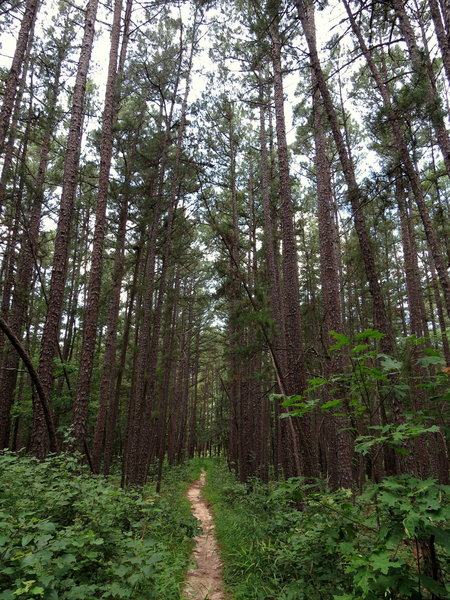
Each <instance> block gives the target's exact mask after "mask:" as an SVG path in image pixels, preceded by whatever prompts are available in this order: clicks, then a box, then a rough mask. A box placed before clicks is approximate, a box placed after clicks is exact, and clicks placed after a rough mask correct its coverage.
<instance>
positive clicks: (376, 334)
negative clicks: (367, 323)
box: [355, 329, 385, 341]
mask: <svg viewBox="0 0 450 600" xmlns="http://www.w3.org/2000/svg"><path fill="white" fill-rule="evenodd" d="M384 336H385V334H384V333H381V331H377V330H376V329H365V330H364V331H361V333H358V334H357V335H355V340H356V341H359V340H365V339H372V340H381V339H382V338H384Z"/></svg>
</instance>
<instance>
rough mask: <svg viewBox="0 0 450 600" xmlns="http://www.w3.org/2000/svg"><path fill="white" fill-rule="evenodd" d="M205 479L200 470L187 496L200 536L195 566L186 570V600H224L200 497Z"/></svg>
mask: <svg viewBox="0 0 450 600" xmlns="http://www.w3.org/2000/svg"><path fill="white" fill-rule="evenodd" d="M205 476H206V474H205V471H202V474H201V476H200V479H199V480H198V481H196V482H195V483H193V484H192V485H191V487H190V488H189V491H188V493H187V497H188V498H189V500H190V502H191V504H192V512H193V514H194V517H196V518H197V519H198V520H199V521H201V524H202V529H203V533H202V534H201V535H198V536H197V537H196V538H195V541H196V545H195V548H194V551H193V552H192V560H193V562H195V563H196V564H197V567H196V568H193V569H191V570H190V571H188V574H187V578H186V583H185V587H184V592H183V598H184V599H185V600H225V596H224V593H223V581H222V564H221V562H220V558H219V547H218V545H217V541H216V536H215V534H214V524H213V520H212V515H211V511H210V510H209V508H208V505H207V504H206V502H205V501H204V500H203V498H202V495H201V489H202V487H203V486H204V485H205Z"/></svg>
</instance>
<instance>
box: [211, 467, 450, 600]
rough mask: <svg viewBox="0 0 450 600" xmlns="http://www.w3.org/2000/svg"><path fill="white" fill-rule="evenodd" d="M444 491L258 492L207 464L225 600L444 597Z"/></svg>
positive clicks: (387, 487)
mask: <svg viewBox="0 0 450 600" xmlns="http://www.w3.org/2000/svg"><path fill="white" fill-rule="evenodd" d="M449 492H450V487H449V486H443V485H437V484H436V483H435V482H434V481H433V480H426V481H421V480H418V479H415V478H413V477H410V476H400V477H389V478H387V479H385V480H384V481H383V482H382V483H380V484H378V485H375V484H373V485H369V486H368V487H367V489H366V490H365V491H364V493H362V494H360V495H357V496H353V495H352V493H351V492H350V490H339V491H337V492H333V493H331V492H329V491H327V490H326V489H325V487H324V485H323V484H322V483H321V482H319V481H314V482H312V483H309V484H308V483H307V482H305V481H304V480H302V479H301V478H296V479H291V480H289V481H286V482H280V483H278V484H271V485H269V486H265V485H263V484H261V483H259V482H257V481H253V482H251V484H250V485H248V486H246V485H243V484H239V483H237V482H236V480H235V478H234V476H233V475H232V474H231V473H230V472H229V471H228V469H227V468H226V465H225V464H224V463H222V462H220V461H219V462H217V461H211V463H210V464H209V466H208V477H207V484H206V486H205V491H204V493H205V496H206V497H207V499H208V500H209V502H211V505H212V509H213V513H214V518H215V522H216V529H217V537H218V541H219V545H220V546H221V549H222V554H223V560H224V578H225V583H226V586H227V588H228V590H229V591H230V592H231V594H232V597H233V598H234V599H235V600H386V599H387V600H394V599H395V600H400V599H405V600H406V599H412V600H438V599H441V598H442V599H444V598H450V582H449V578H450V564H449V561H450V530H449V528H450V505H449Z"/></svg>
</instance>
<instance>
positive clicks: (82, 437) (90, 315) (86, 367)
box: [72, 0, 122, 452]
mask: <svg viewBox="0 0 450 600" xmlns="http://www.w3.org/2000/svg"><path fill="white" fill-rule="evenodd" d="M121 16H122V0H116V1H115V3H114V15H113V23H112V30H111V46H110V52H109V65H108V79H107V82H106V90H105V101H104V109H103V118H102V133H101V147H100V172H99V185H98V196H97V209H96V214H95V231H94V241H93V247H92V257H91V265H90V275H89V284H88V293H87V302H86V304H85V309H84V323H83V342H82V346H81V353H80V361H79V375H78V383H77V391H76V396H75V401H74V406H73V419H72V426H73V435H74V438H75V447H76V448H77V450H78V451H79V452H83V450H84V445H85V443H86V434H87V417H88V408H89V388H90V382H91V377H92V368H93V363H94V351H95V342H96V337H97V336H96V334H97V319H98V312H99V303H100V289H101V283H102V269H103V248H104V243H105V236H106V205H107V200H108V188H109V172H110V168H111V158H112V148H113V138H114V134H113V126H114V122H115V121H116V120H117V109H118V106H117V80H118V77H120V75H121V73H118V72H117V61H118V57H119V42H120V25H121Z"/></svg>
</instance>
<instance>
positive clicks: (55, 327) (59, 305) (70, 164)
mask: <svg viewBox="0 0 450 600" xmlns="http://www.w3.org/2000/svg"><path fill="white" fill-rule="evenodd" d="M97 5H98V0H89V2H88V5H87V8H86V14H85V22H84V34H83V40H82V44H81V52H80V58H79V62H78V69H77V74H76V79H75V87H74V90H73V97H72V110H71V117H70V124H69V133H68V138H67V150H66V156H65V161H64V174H63V187H62V193H61V201H60V212H59V219H58V226H57V230H56V238H55V250H54V257H53V269H52V275H51V282H50V296H49V305H48V310H47V316H46V320H45V324H44V329H43V332H42V339H41V351H40V359H39V370H38V372H39V376H40V378H41V381H42V386H43V388H44V391H45V394H46V395H47V396H50V392H51V389H52V380H53V376H52V374H53V361H54V358H55V356H56V353H57V347H58V339H59V326H60V321H61V315H62V309H63V301H64V286H65V281H66V277H67V262H68V248H69V240H70V232H71V223H72V213H73V205H74V199H75V193H76V188H77V184H78V166H79V159H80V147H81V137H82V123H83V104H84V98H85V92H86V80H87V73H88V68H89V63H90V58H91V52H92V44H93V40H94V31H95V20H96V15H97ZM42 417H43V415H42V412H41V410H39V409H38V408H35V409H34V412H33V432H32V440H31V451H32V452H33V453H34V454H35V455H36V456H38V457H43V456H45V454H46V446H47V439H46V432H45V430H44V428H43V418H42Z"/></svg>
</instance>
